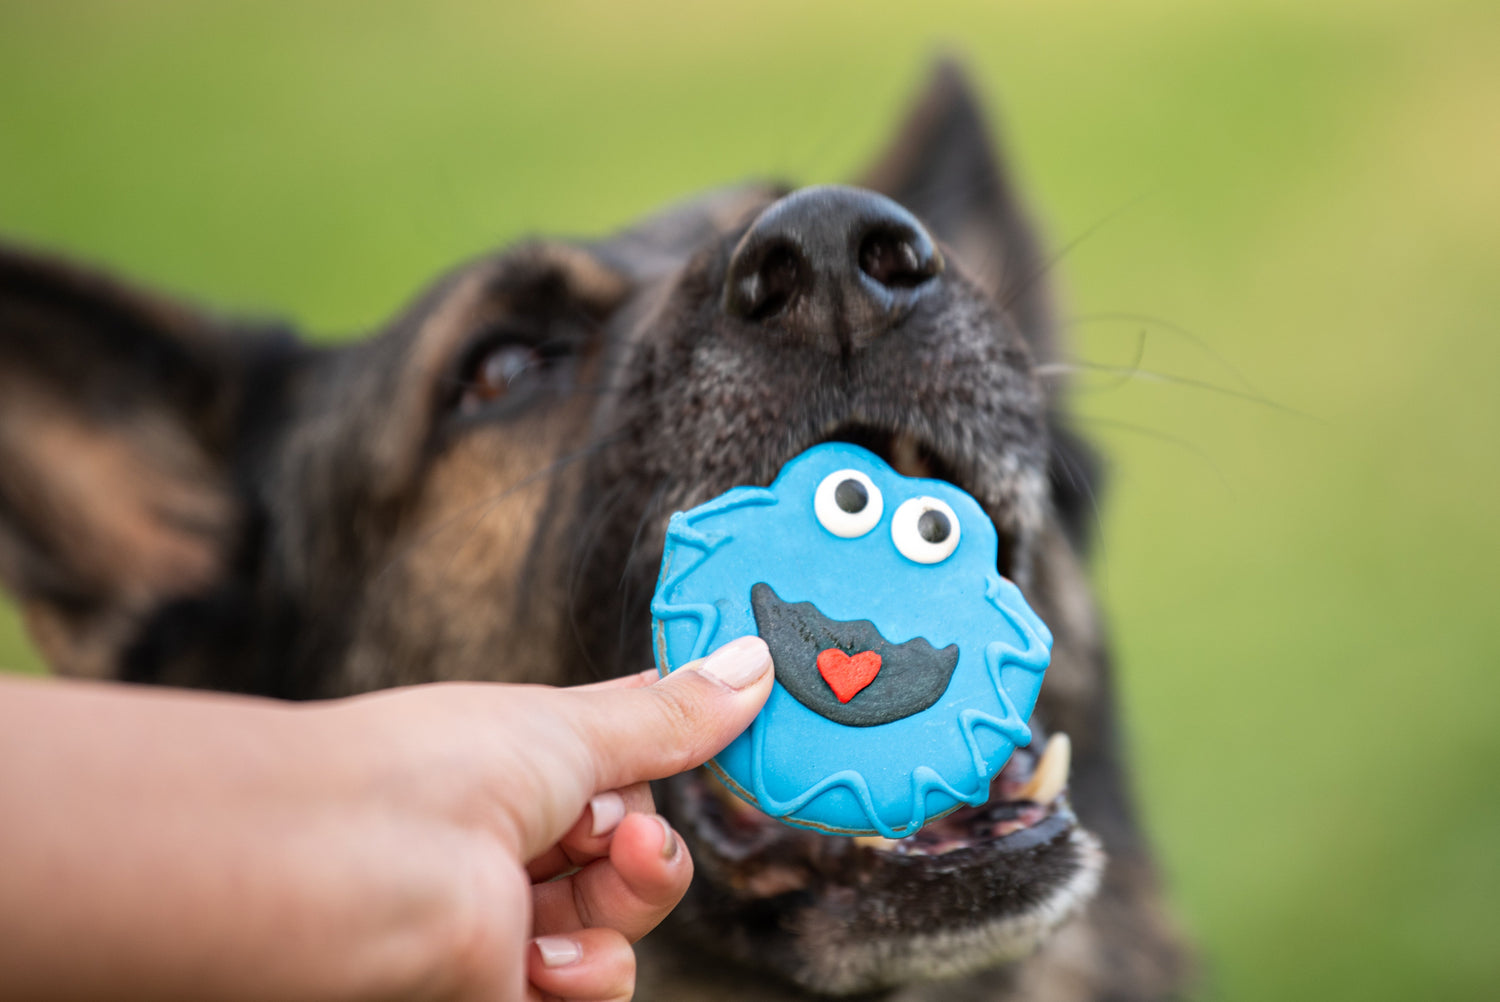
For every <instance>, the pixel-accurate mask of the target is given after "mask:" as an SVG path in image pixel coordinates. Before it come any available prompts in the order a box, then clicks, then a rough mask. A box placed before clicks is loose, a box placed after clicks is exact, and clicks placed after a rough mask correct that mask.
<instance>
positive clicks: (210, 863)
mask: <svg viewBox="0 0 1500 1002" xmlns="http://www.w3.org/2000/svg"><path fill="white" fill-rule="evenodd" d="M770 666H771V665H770V655H769V652H768V651H767V650H766V647H765V644H764V643H763V642H762V641H760V640H759V639H757V638H746V639H743V640H740V641H736V642H734V643H733V644H730V645H727V646H726V647H724V648H722V649H721V650H719V651H717V652H715V653H714V655H712V656H711V657H709V658H707V659H705V660H704V661H703V662H700V663H697V664H695V665H691V666H685V667H684V668H683V669H680V670H678V671H675V672H673V673H672V674H671V675H670V676H668V677H667V678H665V679H661V680H656V679H655V673H654V672H648V673H642V674H641V675H638V676H633V677H630V678H625V679H616V680H613V681H610V682H604V683H600V684H598V685H592V686H583V687H579V688H574V689H553V688H547V687H543V686H518V685H502V684H459V683H453V684H447V683H445V684H437V685H425V686H415V687H412V688H409V689H399V690H390V691H387V692H381V693H375V694H371V695H368V696H360V697H355V698H352V699H345V700H337V701H330V702H323V703H304V704H286V703H278V702H273V701H270V700H257V699H249V698H245V697H234V696H224V695H212V694H203V693H188V692H180V691H170V690H162V689H147V688H142V687H135V686H119V685H101V684H91V683H76V682H70V683H65V682H25V681H21V680H8V681H6V680H0V690H3V691H0V763H3V765H4V767H3V768H0V816H5V817H7V818H13V819H19V820H18V821H17V823H14V824H7V825H5V826H0V858H3V859H5V860H6V866H4V867H0V925H3V926H4V927H5V928H6V929H7V933H6V935H5V936H4V937H0V984H6V985H7V986H8V989H9V990H11V991H13V992H14V993H15V994H16V997H18V998H34V999H49V998H95V999H114V1000H119V999H136V998H139V999H155V1000H161V999H174V998H183V999H189V998H191V999H199V1000H203V999H246V1000H252V999H253V1000H258V1002H268V1000H276V999H297V1000H311V999H322V998H329V999H334V998H337V999H377V998H378V999H390V998H423V999H442V1000H453V1002H469V1000H475V1002H477V1000H481V999H482V1000H486V1002H490V1000H507V1002H510V1000H519V999H529V1000H539V999H543V998H546V999H580V1000H582V999H600V1000H604V999H625V998H628V997H629V996H630V994H631V992H632V990H633V986H634V976H635V957H634V954H633V952H632V950H631V947H630V944H631V943H632V942H633V941H634V940H636V939H638V938H639V937H640V936H642V935H644V934H645V933H646V932H647V931H649V930H650V929H651V928H652V927H653V926H655V925H656V923H657V922H659V921H660V920H661V919H662V918H663V917H664V916H665V915H666V913H667V912H668V911H670V910H671V908H672V907H673V906H674V905H675V904H676V903H677V902H678V901H679V900H680V899H681V897H682V895H683V893H684V892H685V891H686V889H687V886H688V882H689V880H690V879H691V876H692V861H691V860H690V859H689V858H688V854H687V851H686V849H685V848H684V847H683V845H682V843H681V841H680V840H679V839H678V838H677V836H676V835H675V834H674V833H673V832H672V831H671V829H670V827H669V826H668V825H667V824H666V822H665V821H664V820H662V819H661V818H660V817H658V816H656V815H655V814H654V813H652V804H651V794H650V791H649V788H648V787H647V786H646V785H645V784H646V782H647V781H649V780H652V779H657V778H662V777H666V776H669V775H673V774H675V773H678V772H681V771H683V770H685V769H689V768H692V767H694V766H696V765H698V764H700V763H702V762H703V761H705V760H706V759H708V758H709V757H711V756H712V755H714V754H715V753H717V752H718V751H719V750H720V749H721V748H723V747H724V746H725V745H727V744H728V743H729V742H730V741H731V740H732V739H733V738H734V737H735V735H737V734H739V733H740V732H741V731H742V730H744V728H745V727H746V726H748V725H749V723H750V721H751V719H752V718H753V717H754V716H755V714H756V713H757V712H758V711H759V709H760V707H761V706H762V704H764V702H765V700H766V697H767V696H768V695H769V694H770V691H771V679H772V672H771V671H770V670H769V669H770ZM689 668H694V669H696V670H688V669H689ZM575 868H576V869H575Z"/></svg>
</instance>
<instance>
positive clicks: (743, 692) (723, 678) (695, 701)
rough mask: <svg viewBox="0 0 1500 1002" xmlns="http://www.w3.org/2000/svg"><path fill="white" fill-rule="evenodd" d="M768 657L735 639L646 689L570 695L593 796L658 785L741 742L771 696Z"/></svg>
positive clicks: (762, 648) (752, 642)
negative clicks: (591, 775) (653, 782)
mask: <svg viewBox="0 0 1500 1002" xmlns="http://www.w3.org/2000/svg"><path fill="white" fill-rule="evenodd" d="M770 669H771V652H770V650H769V649H768V648H767V647H766V642H765V641H764V640H762V639H760V638H759V637H755V636H749V637H740V638H738V639H736V640H732V641H730V642H729V643H727V644H725V645H724V646H723V647H720V648H719V649H718V650H716V651H714V652H713V653H712V654H710V655H709V656H708V657H706V658H702V659H700V660H698V661H692V662H689V663H688V664H685V665H683V666H682V667H681V668H679V669H677V670H676V671H674V672H672V673H671V674H670V675H668V676H667V677H665V678H663V679H661V680H660V681H658V682H655V683H654V684H652V685H649V686H644V687H641V688H634V689H619V690H613V691H611V690H594V691H588V690H573V691H572V692H571V693H570V696H571V697H572V699H573V700H575V701H576V703H577V705H576V706H574V707H571V708H570V716H571V719H572V722H573V731H574V733H575V734H576V735H577V736H578V738H579V740H580V741H581V742H582V743H583V745H584V747H585V748H586V749H587V750H588V751H589V753H590V756H589V757H590V759H591V760H592V762H593V765H594V782H595V787H594V788H595V789H596V790H612V789H615V788H617V787H622V786H629V785H630V784H632V783H639V782H643V781H646V780H653V779H665V778H666V777H668V776H673V775H676V774H677V773H679V772H685V771H686V770H688V769H692V768H694V767H695V766H699V765H702V764H703V763H704V762H706V761H708V760H709V759H710V758H712V757H713V756H714V755H717V754H718V753H719V752H720V751H722V750H723V749H724V746H725V745H727V744H729V742H731V741H733V740H734V739H735V738H736V737H738V736H739V735H740V733H741V732H742V731H744V729H745V728H746V727H749V726H750V721H752V720H753V719H755V715H756V714H757V713H759V712H760V708H761V707H762V706H764V705H765V702H766V699H767V698H768V697H769V696H770V695H771V680H772V678H773V677H774V674H773V672H772V671H771V670H770Z"/></svg>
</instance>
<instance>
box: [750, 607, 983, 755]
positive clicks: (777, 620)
mask: <svg viewBox="0 0 1500 1002" xmlns="http://www.w3.org/2000/svg"><path fill="white" fill-rule="evenodd" d="M750 605H751V608H752V609H753V610H754V612H755V625H756V627H757V632H759V634H760V636H761V639H762V640H764V641H765V642H766V644H767V646H769V647H770V648H771V660H772V661H773V662H775V665H776V680H777V681H778V682H780V683H781V684H782V686H783V687H784V688H785V689H786V691H787V692H789V693H791V694H792V696H793V697H795V698H796V700H797V701H798V702H799V703H801V704H802V705H803V706H805V707H807V708H808V709H809V710H812V711H813V712H814V713H817V714H819V715H820V716H823V717H827V718H828V719H829V720H832V721H833V722H834V723H837V724H846V725H848V726H850V727H873V726H875V725H877V724H888V723H890V722H891V721H893V720H900V719H901V718H903V717H909V716H911V715H912V714H914V713H920V712H922V711H923V710H925V709H927V708H928V707H929V706H931V705H932V704H933V703H936V702H937V701H938V698H939V697H940V696H942V694H943V692H944V691H945V690H946V689H947V688H948V683H949V682H950V681H951V680H952V678H953V672H954V669H956V668H957V667H958V645H957V644H949V645H948V646H947V647H944V648H942V649H941V650H939V649H937V648H935V647H933V646H932V644H931V643H929V642H928V641H927V640H926V639H925V638H923V637H916V638H914V639H912V640H908V641H906V642H905V643H903V644H893V643H891V642H890V641H889V640H886V639H885V637H883V636H881V635H880V631H879V630H878V629H876V627H875V624H874V623H872V622H870V621H869V620H868V619H856V620H852V621H849V622H839V621H837V620H832V619H829V618H828V617H827V616H825V615H823V614H822V613H821V612H819V611H818V608H817V606H815V605H813V604H812V603H811V602H783V601H782V600H781V597H780V596H778V595H777V594H776V592H775V591H774V590H773V589H772V588H771V586H770V585H768V584H765V583H764V582H761V583H758V584H756V585H754V586H753V587H752V588H751V589H750ZM830 649H832V650H835V651H839V652H842V654H843V655H845V656H853V657H856V658H857V657H858V656H860V655H863V654H865V652H873V653H874V654H877V655H879V658H880V661H879V671H878V672H877V673H876V674H875V677H874V678H873V680H870V681H869V682H867V683H865V684H864V685H863V686H862V687H860V688H858V691H856V692H853V693H852V694H850V693H849V688H848V687H844V689H843V695H844V698H842V699H841V698H840V694H839V693H837V692H836V691H835V687H834V685H833V684H832V683H830V681H829V680H828V679H827V678H825V676H824V675H823V674H822V673H821V672H820V670H819V666H818V656H819V655H820V654H823V653H824V652H826V651H828V650H830ZM836 660H843V659H842V658H836ZM866 663H868V658H866Z"/></svg>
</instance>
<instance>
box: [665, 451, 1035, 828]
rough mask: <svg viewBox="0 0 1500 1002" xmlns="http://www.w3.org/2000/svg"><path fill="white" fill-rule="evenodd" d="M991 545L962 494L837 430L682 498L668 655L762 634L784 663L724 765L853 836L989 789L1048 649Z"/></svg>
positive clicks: (767, 808) (741, 780) (786, 812)
mask: <svg viewBox="0 0 1500 1002" xmlns="http://www.w3.org/2000/svg"><path fill="white" fill-rule="evenodd" d="M998 545H999V544H998V537H997V535H996V532H995V527H994V525H993V524H992V523H991V522H990V520H989V518H988V517H987V516H986V515H985V514H984V511H983V510H982V509H981V508H980V507H979V504H978V502H976V501H975V500H974V499H973V498H972V497H970V496H969V495H968V494H965V493H964V492H963V491H961V490H959V489H958V488H956V487H954V486H953V485H952V484H948V483H944V482H943V481H940V480H919V479H914V478H909V477H903V476H901V475H900V474H898V473H896V471H895V470H893V469H891V467H890V466H888V465H887V464H886V463H885V462H884V461H883V460H882V459H880V458H879V457H878V456H876V455H875V454H874V453H871V452H869V451H867V450H865V449H861V448H859V447H857V446H853V445H845V444H842V443H828V444H826V445H819V446H816V447H814V448H812V449H809V450H808V451H806V452H804V453H802V454H801V455H800V456H797V457H796V458H795V459H793V460H792V461H791V462H789V463H787V464H786V466H785V467H783V468H782V470H781V473H780V474H779V475H778V476H777V477H776V481H775V483H773V484H772V485H771V486H770V487H768V488H763V487H736V488H734V489H733V490H730V491H728V492H727V493H725V494H722V495H720V496H719V497H717V498H715V499H713V500H712V501H709V502H706V503H705V504H702V505H699V506H698V507H697V508H694V509H692V510H691V511H686V512H678V513H677V514H675V515H673V516H672V520H671V522H670V523H669V525H668V527H667V540H666V550H665V552H664V553H663V555H662V566H661V577H660V578H659V579H658V582H657V586H656V596H655V598H654V599H653V600H652V602H651V613H652V616H653V622H652V636H653V640H654V646H655V648H656V664H657V668H658V669H659V670H660V671H661V672H662V674H666V673H667V672H670V671H673V670H675V669H677V668H679V667H681V666H682V665H684V664H686V663H687V662H689V661H692V660H694V659H696V658H700V657H703V656H704V655H705V654H707V653H709V652H710V651H713V650H715V649H717V648H719V647H721V646H723V645H724V644H726V643H728V642H729V641H731V640H733V639H735V638H736V637H742V636H746V635H749V634H759V635H760V636H761V637H762V638H764V639H765V641H766V643H767V644H768V645H769V646H770V648H771V657H772V660H774V661H775V663H776V684H775V686H774V687H773V690H772V692H771V698H770V700H769V701H768V702H767V703H766V706H765V709H763V710H762V711H761V713H760V715H759V716H758V717H756V719H755V721H754V722H753V723H752V724H751V725H750V727H749V729H748V730H746V731H745V733H743V734H741V735H740V736H739V737H738V738H736V739H735V740H734V742H733V743H732V744H730V745H729V747H728V748H726V749H725V750H724V751H723V752H722V753H720V754H719V756H718V757H717V758H715V759H714V760H713V762H711V763H710V767H711V768H712V769H713V771H714V772H715V773H716V774H717V775H718V776H719V778H720V779H722V780H723V781H724V783H725V784H726V785H727V786H728V787H729V789H731V790H733V791H734V792H735V793H736V794H738V795H739V796H741V797H743V798H744V799H745V800H747V801H749V802H750V803H751V804H753V805H755V806H756V807H757V808H759V809H760V810H762V811H764V812H766V813H767V814H770V815H773V816H775V817H778V818H780V819H781V820H783V821H785V822H787V823H788V824H793V825H799V826H801V827H804V828H812V829H816V830H818V831H822V832H830V833H834V834H840V835H871V834H877V833H878V834H880V835H883V836H885V837H886V838H901V837H903V836H906V835H910V834H912V833H913V832H915V831H916V830H917V829H919V828H921V827H922V826H923V825H924V824H926V823H927V822H928V821H931V820H934V819H936V818H939V817H942V816H943V815H944V814H947V813H948V812H950V811H953V810H956V809H957V808H958V807H960V806H961V805H963V804H971V805H975V806H977V805H979V804H982V803H984V802H985V801H986V800H987V799H988V798H989V786H990V780H991V779H993V778H994V776H995V774H996V773H997V772H999V771H1000V768H1001V767H1002V766H1003V765H1005V762H1006V760H1007V759H1009V758H1010V755H1011V752H1013V751H1014V750H1015V749H1016V747H1017V746H1018V745H1024V744H1026V743H1028V742H1029V741H1030V740H1031V731H1030V729H1029V728H1028V727H1027V726H1026V721H1027V719H1029V717H1030V716H1031V710H1032V707H1033V706H1034V705H1035V704H1036V698H1037V692H1038V690H1039V689H1040V688H1041V685H1042V673H1043V672H1044V671H1045V670H1046V667H1047V662H1048V659H1049V658H1050V656H1051V648H1052V634H1051V631H1049V630H1048V629H1047V627H1046V625H1045V624H1043V623H1042V621H1041V620H1040V619H1039V618H1038V617H1037V615H1036V613H1034V612H1032V611H1031V609H1030V607H1028V606H1027V604H1026V601H1025V599H1023V598H1022V597H1021V592H1020V590H1019V589H1017V588H1016V586H1015V585H1014V584H1012V583H1011V582H1009V581H1007V580H1006V579H1004V578H1002V577H1001V576H1000V573H999V571H997V570H996V551H997V547H998Z"/></svg>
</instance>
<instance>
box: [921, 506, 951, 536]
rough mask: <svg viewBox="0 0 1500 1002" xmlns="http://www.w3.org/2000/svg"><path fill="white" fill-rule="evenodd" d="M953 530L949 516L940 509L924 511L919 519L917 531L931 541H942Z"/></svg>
mask: <svg viewBox="0 0 1500 1002" xmlns="http://www.w3.org/2000/svg"><path fill="white" fill-rule="evenodd" d="M952 531H953V525H952V524H951V523H950V522H949V521H948V516H947V515H944V514H943V513H942V512H940V511H924V512H923V513H922V517H921V518H919V519H917V532H918V533H920V534H921V536H922V538H923V539H925V540H927V541H928V542H929V543H941V542H942V541H943V540H945V539H947V538H948V533H950V532H952Z"/></svg>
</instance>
